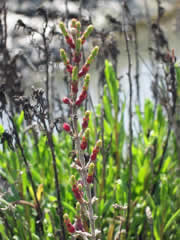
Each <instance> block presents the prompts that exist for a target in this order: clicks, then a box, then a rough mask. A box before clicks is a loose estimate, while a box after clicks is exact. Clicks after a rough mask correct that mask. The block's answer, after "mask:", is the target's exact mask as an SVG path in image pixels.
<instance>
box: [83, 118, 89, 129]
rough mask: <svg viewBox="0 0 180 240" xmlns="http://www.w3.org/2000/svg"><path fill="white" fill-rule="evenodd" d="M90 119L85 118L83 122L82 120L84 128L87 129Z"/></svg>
mask: <svg viewBox="0 0 180 240" xmlns="http://www.w3.org/2000/svg"><path fill="white" fill-rule="evenodd" d="M88 120H89V119H88ZM88 120H87V119H85V120H84V119H83V122H82V128H83V129H86V128H87V127H88Z"/></svg>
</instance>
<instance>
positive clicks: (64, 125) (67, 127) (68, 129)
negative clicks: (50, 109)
mask: <svg viewBox="0 0 180 240" xmlns="http://www.w3.org/2000/svg"><path fill="white" fill-rule="evenodd" d="M63 129H64V130H65V131H66V132H70V131H71V127H70V125H69V124H68V123H64V124H63Z"/></svg>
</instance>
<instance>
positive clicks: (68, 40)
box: [66, 35, 75, 49]
mask: <svg viewBox="0 0 180 240" xmlns="http://www.w3.org/2000/svg"><path fill="white" fill-rule="evenodd" d="M66 42H67V44H69V46H70V47H71V48H73V49H75V44H74V41H73V39H72V38H71V37H70V36H69V35H67V36H66Z"/></svg>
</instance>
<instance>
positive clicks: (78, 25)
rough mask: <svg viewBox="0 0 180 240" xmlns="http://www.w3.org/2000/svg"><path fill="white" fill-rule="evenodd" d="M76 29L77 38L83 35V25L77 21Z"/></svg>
mask: <svg viewBox="0 0 180 240" xmlns="http://www.w3.org/2000/svg"><path fill="white" fill-rule="evenodd" d="M76 27H77V37H80V33H81V23H80V22H79V21H77V23H76ZM80 41H81V38H80Z"/></svg>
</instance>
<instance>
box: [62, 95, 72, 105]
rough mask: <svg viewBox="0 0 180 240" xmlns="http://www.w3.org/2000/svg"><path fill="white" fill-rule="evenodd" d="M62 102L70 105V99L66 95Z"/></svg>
mask: <svg viewBox="0 0 180 240" xmlns="http://www.w3.org/2000/svg"><path fill="white" fill-rule="evenodd" d="M63 103H65V104H68V105H70V104H71V100H70V99H69V98H68V97H64V98H63Z"/></svg>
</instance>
